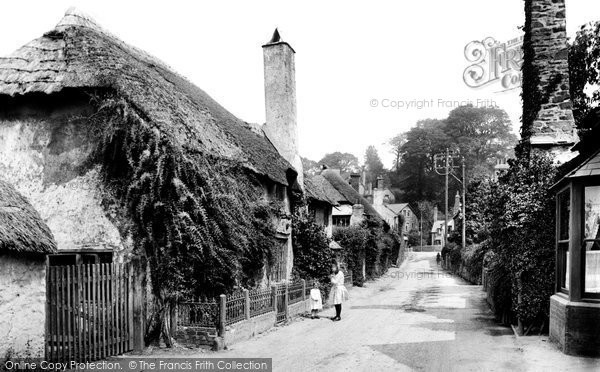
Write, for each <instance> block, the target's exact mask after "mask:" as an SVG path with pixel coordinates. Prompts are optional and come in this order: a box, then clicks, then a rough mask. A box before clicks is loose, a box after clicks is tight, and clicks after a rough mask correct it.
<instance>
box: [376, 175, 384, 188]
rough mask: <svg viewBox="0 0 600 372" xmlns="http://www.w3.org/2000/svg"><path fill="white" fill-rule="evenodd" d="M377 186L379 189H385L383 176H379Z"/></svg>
mask: <svg viewBox="0 0 600 372" xmlns="http://www.w3.org/2000/svg"><path fill="white" fill-rule="evenodd" d="M376 187H377V188H378V189H379V190H383V177H382V176H379V177H377V183H376Z"/></svg>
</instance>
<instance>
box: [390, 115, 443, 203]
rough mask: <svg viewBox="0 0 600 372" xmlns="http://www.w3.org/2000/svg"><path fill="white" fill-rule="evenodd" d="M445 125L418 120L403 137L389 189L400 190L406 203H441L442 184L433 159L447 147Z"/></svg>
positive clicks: (439, 122)
mask: <svg viewBox="0 0 600 372" xmlns="http://www.w3.org/2000/svg"><path fill="white" fill-rule="evenodd" d="M445 125H446V123H445V122H444V121H443V120H437V119H425V120H420V121H418V122H417V124H416V126H414V127H413V128H411V129H410V130H409V131H408V132H407V133H406V139H405V143H404V144H403V145H402V147H401V148H400V149H399V150H398V151H399V152H401V153H402V160H401V163H400V167H399V168H398V172H396V173H395V174H392V177H391V178H392V187H397V188H399V189H401V190H402V199H403V200H404V201H405V202H409V203H412V202H417V201H419V200H438V199H439V201H440V202H442V201H443V190H442V187H443V185H442V182H443V180H442V179H441V178H440V177H439V175H437V174H436V173H435V172H434V169H433V156H434V155H435V154H436V153H438V152H442V151H444V150H445V148H446V146H447V145H448V138H447V136H446V133H445V132H444V127H445Z"/></svg>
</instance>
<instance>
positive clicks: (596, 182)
mask: <svg viewBox="0 0 600 372" xmlns="http://www.w3.org/2000/svg"><path fill="white" fill-rule="evenodd" d="M588 187H600V177H591V178H586V179H584V180H583V181H582V182H581V194H582V195H581V237H582V239H581V244H579V250H580V251H579V254H580V255H581V256H580V260H579V261H580V266H579V270H580V274H579V283H580V286H581V299H582V300H590V299H592V300H600V293H593V292H586V291H585V290H586V286H585V268H586V267H585V265H586V243H587V242H589V241H600V239H595V238H590V239H588V238H586V236H585V224H586V221H585V198H586V193H585V192H586V188H588Z"/></svg>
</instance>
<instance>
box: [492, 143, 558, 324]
mask: <svg viewBox="0 0 600 372" xmlns="http://www.w3.org/2000/svg"><path fill="white" fill-rule="evenodd" d="M555 174H556V169H555V168H554V166H553V164H552V161H551V159H550V158H549V156H548V155H545V154H537V153H532V154H530V157H529V158H525V157H523V158H519V159H517V160H513V161H511V167H510V169H509V171H508V172H507V173H506V174H505V175H504V176H502V177H501V178H500V179H499V181H498V182H497V183H494V184H493V185H491V187H490V190H489V192H490V194H489V199H488V200H489V201H488V203H487V204H486V209H485V220H486V222H487V229H488V230H489V238H488V239H487V240H486V241H485V242H484V243H483V244H484V245H485V246H486V247H488V249H489V250H491V252H493V254H492V255H488V256H487V260H488V264H489V266H490V267H491V269H492V271H493V273H494V275H492V276H491V279H490V283H491V285H492V287H495V293H497V297H498V298H497V301H498V302H499V303H498V307H499V309H511V310H512V311H513V313H514V314H515V315H516V317H517V318H518V319H520V320H522V321H523V322H524V323H531V322H533V321H535V320H538V319H544V318H547V317H548V316H549V306H550V304H549V301H550V296H551V295H552V294H553V293H554V265H555V252H554V238H555V237H554V226H555V225H554V213H555V211H554V197H553V194H552V193H551V192H550V187H551V186H552V184H553V183H554V180H555ZM507 281H508V284H509V285H508V287H507V286H506V284H507V283H506V282H507ZM507 291H508V292H507Z"/></svg>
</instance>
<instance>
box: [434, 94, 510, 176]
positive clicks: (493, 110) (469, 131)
mask: <svg viewBox="0 0 600 372" xmlns="http://www.w3.org/2000/svg"><path fill="white" fill-rule="evenodd" d="M444 130H445V133H446V135H447V136H448V140H449V144H448V147H450V148H454V149H457V150H458V151H459V152H460V154H461V156H463V157H464V158H465V162H466V166H467V172H468V173H469V174H470V175H471V176H475V175H487V174H490V173H491V172H493V170H494V166H495V165H496V159H498V158H508V157H512V153H513V148H514V146H515V144H516V143H517V137H516V135H515V134H514V133H512V131H511V123H510V119H509V118H508V115H507V114H506V112H505V111H504V110H502V109H500V108H497V107H474V106H472V105H466V106H460V107H457V108H455V109H454V110H452V111H451V112H450V114H449V115H448V118H447V119H446V126H445V127H444Z"/></svg>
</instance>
